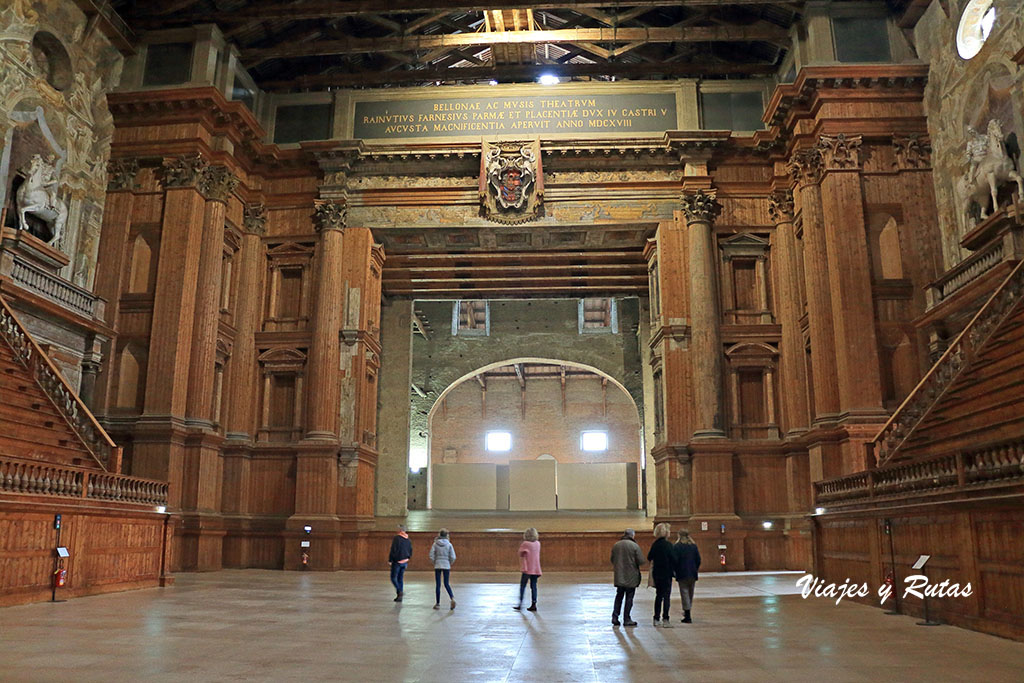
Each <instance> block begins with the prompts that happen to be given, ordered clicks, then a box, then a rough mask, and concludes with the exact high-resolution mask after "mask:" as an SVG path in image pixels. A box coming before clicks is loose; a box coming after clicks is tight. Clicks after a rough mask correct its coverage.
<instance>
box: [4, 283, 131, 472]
mask: <svg viewBox="0 0 1024 683" xmlns="http://www.w3.org/2000/svg"><path fill="white" fill-rule="evenodd" d="M0 457H3V458H14V459H17V460H21V461H36V462H45V463H47V464H51V465H58V466H61V465H63V466H70V467H80V468H87V469H94V470H97V471H101V472H117V471H118V470H119V469H120V461H121V449H120V448H118V447H117V446H116V445H115V444H114V442H113V441H112V440H111V439H110V436H109V435H107V433H106V432H105V431H104V430H103V428H102V427H100V425H99V424H98V423H97V422H96V418H95V417H93V415H92V413H91V412H89V409H88V408H86V406H85V404H83V403H82V401H81V399H79V397H78V396H77V395H76V394H75V392H74V390H73V389H72V388H71V387H70V386H69V385H68V384H67V382H66V381H65V380H64V378H63V377H62V376H61V374H60V372H59V371H58V370H57V369H56V367H55V366H54V365H53V363H52V362H51V361H50V359H49V358H48V357H47V356H46V354H45V353H44V352H43V351H42V349H40V348H39V346H38V344H36V343H35V341H34V340H33V339H32V337H31V335H29V333H28V332H27V331H26V330H25V328H24V327H23V326H22V325H21V323H20V322H18V319H17V317H16V316H15V315H14V313H13V312H12V311H11V309H10V308H9V307H8V306H7V304H6V303H5V302H3V301H2V300H0Z"/></svg>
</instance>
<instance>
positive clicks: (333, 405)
mask: <svg viewBox="0 0 1024 683" xmlns="http://www.w3.org/2000/svg"><path fill="white" fill-rule="evenodd" d="M345 213H346V209H345V205H344V204H339V203H335V202H321V203H319V204H317V207H316V214H315V217H314V225H315V226H316V229H317V232H318V233H320V242H319V245H318V248H317V252H318V255H317V261H318V264H319V265H318V268H317V271H316V272H317V280H316V297H315V299H314V302H313V315H312V316H311V321H310V323H311V325H310V327H311V329H310V345H309V346H310V349H309V364H308V366H307V368H306V376H307V378H308V381H307V383H306V434H305V438H306V439H320V440H324V439H326V440H337V438H338V410H339V400H340V382H339V377H338V371H339V367H340V365H339V363H340V348H339V344H340V340H339V334H340V332H341V320H342V313H343V311H344V306H345V293H344V290H345V281H344V275H343V273H342V269H343V267H344V260H343V258H342V255H343V251H344V242H345Z"/></svg>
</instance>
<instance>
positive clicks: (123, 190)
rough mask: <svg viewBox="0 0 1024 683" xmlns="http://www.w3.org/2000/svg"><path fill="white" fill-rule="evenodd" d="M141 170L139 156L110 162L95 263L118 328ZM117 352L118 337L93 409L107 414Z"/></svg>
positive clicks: (111, 321)
mask: <svg viewBox="0 0 1024 683" xmlns="http://www.w3.org/2000/svg"><path fill="white" fill-rule="evenodd" d="M138 173H139V162H138V160H137V159H112V160H111V161H110V163H109V164H108V165H107V199H106V203H105V205H104V211H103V228H102V230H101V232H100V248H99V252H98V256H97V262H96V295H97V296H100V297H102V298H103V299H105V300H106V302H107V305H106V309H105V313H104V316H105V317H104V322H106V324H107V327H110V328H112V329H115V330H116V329H118V315H119V313H120V310H121V309H120V299H121V291H122V290H123V289H124V282H125V279H126V278H127V276H128V272H127V257H128V249H127V246H126V245H127V244H128V235H129V233H130V232H131V224H132V211H133V209H134V206H135V193H134V190H135V188H136V178H137V176H138ZM116 355H117V337H116V336H113V337H111V338H110V339H109V340H108V341H107V342H106V343H105V344H104V345H103V350H102V357H103V359H104V361H103V363H102V365H101V366H100V368H99V373H98V376H97V378H96V388H95V390H94V393H93V405H92V409H93V412H95V413H106V412H107V409H108V407H109V406H110V400H111V398H110V390H111V387H112V386H113V384H114V383H113V382H112V381H111V373H112V371H113V368H114V363H115V361H116Z"/></svg>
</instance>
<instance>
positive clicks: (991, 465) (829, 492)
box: [814, 439, 1024, 505]
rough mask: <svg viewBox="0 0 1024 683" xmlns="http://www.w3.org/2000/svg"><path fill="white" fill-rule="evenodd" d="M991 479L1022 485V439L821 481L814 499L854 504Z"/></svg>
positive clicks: (969, 485)
mask: <svg viewBox="0 0 1024 683" xmlns="http://www.w3.org/2000/svg"><path fill="white" fill-rule="evenodd" d="M993 483H996V484H999V483H1010V484H1017V483H1024V439H1016V440H1013V441H1005V442H1000V443H996V444H992V445H989V446H983V447H980V448H978V449H974V450H970V451H961V452H957V453H947V454H943V455H938V456H932V457H929V458H926V459H923V460H919V461H915V462H906V463H893V464H890V465H884V466H881V467H878V468H876V469H873V470H868V471H866V472H857V473H856V474H850V475H847V476H845V477H839V478H836V479H827V480H825V481H818V482H815V484H814V501H815V504H816V505H824V504H829V505H850V504H856V503H865V502H869V501H871V500H874V499H877V498H881V497H895V496H908V495H918V494H930V493H936V492H941V491H943V490H948V489H960V490H966V489H971V488H974V487H981V486H990V485H992V484H993Z"/></svg>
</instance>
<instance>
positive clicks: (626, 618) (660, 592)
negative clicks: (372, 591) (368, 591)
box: [388, 523, 700, 628]
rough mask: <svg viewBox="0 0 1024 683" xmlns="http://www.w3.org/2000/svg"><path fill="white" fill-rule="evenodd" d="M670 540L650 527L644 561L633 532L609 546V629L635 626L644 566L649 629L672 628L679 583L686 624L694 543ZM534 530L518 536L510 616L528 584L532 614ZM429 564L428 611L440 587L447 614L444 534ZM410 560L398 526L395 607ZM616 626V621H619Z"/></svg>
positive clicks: (449, 549) (448, 555) (448, 560)
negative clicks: (649, 594)
mask: <svg viewBox="0 0 1024 683" xmlns="http://www.w3.org/2000/svg"><path fill="white" fill-rule="evenodd" d="M670 534H671V527H670V526H669V525H668V524H664V523H662V524H659V525H657V526H656V527H654V543H652V544H651V548H650V550H649V551H648V552H647V557H646V558H645V557H644V555H643V551H641V550H640V546H639V545H638V544H637V542H636V532H634V531H633V529H626V531H625V533H623V534H622V538H621V539H619V541H618V542H617V543H616V544H615V545H614V546H612V557H611V563H612V569H613V570H614V577H615V578H614V581H615V604H614V607H613V608H612V625H613V626H636V625H637V623H636V622H635V621H633V619H632V617H631V616H630V613H631V611H632V609H633V599H634V597H635V595H636V589H637V587H638V586H639V585H640V583H641V580H642V573H641V567H643V566H644V565H645V564H647V562H650V563H651V568H650V573H649V575H648V579H647V585H648V587H649V588H653V589H654V591H655V598H654V625H655V626H660V627H661V628H672V621H671V620H670V619H669V615H668V613H669V605H670V603H671V598H672V581H673V579H674V580H676V581H678V582H679V593H680V595H681V596H682V606H683V619H682V622H683V623H684V624H689V623H692V621H693V620H692V618H691V616H690V611H691V609H692V607H693V589H694V586H695V584H696V583H697V574H698V572H699V570H700V551H699V550H698V549H697V544H696V543H694V541H693V539H692V538H691V537H690V534H689V533H687V532H686V531H679V532H677V533H676V542H675V543H674V544H673V543H671V542H670V541H669V540H668V537H669V535H670ZM538 538H539V537H538V534H537V530H536V529H534V528H533V527H531V528H529V529H527V530H526V531H525V532H523V542H522V543H520V544H519V568H520V571H521V576H520V578H519V601H518V602H517V603H516V604H515V605H514V606H513V607H512V609H514V610H522V608H523V598H524V597H525V594H526V584H527V583H529V584H530V606H529V607H527V608H526V609H527V611H529V612H536V611H537V579H539V578H540V577H541V569H540V541H539V540H538ZM429 557H430V562H431V564H433V565H434V609H440V608H441V583H442V581H443V582H444V589H445V591H447V592H448V599H449V600H450V601H451V607H450V609H455V595H454V593H452V587H451V583H450V582H449V579H450V577H451V569H452V563H453V562H455V547H454V546H452V542H451V540H450V539H449V537H448V530H447V529H441V530H440V531H439V532H438V534H437V538H435V539H434V543H433V545H431V546H430V553H429ZM411 558H412V542H410V540H409V534H408V533H406V530H405V527H404V526H402V525H399V527H398V533H397V534H395V537H394V538H393V539H391V552H390V554H389V555H388V562H390V563H391V583H392V585H393V586H394V587H395V593H396V595H395V602H402V596H403V595H404V593H405V588H404V581H403V578H404V575H405V568H406V566H407V565H408V563H409V560H410V559H411ZM620 614H621V615H622V621H619V615H620Z"/></svg>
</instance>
